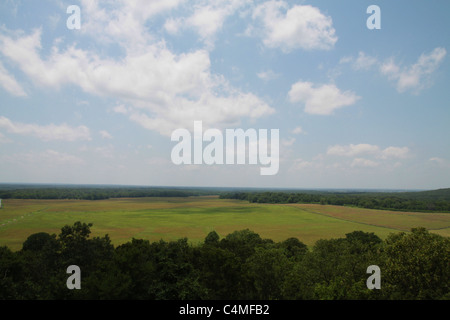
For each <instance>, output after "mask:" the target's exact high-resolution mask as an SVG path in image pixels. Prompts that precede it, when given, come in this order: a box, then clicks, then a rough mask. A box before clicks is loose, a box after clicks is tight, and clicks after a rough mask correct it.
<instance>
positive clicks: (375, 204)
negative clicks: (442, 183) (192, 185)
mask: <svg viewBox="0 0 450 320" xmlns="http://www.w3.org/2000/svg"><path fill="white" fill-rule="evenodd" d="M449 196H450V193H447V199H448V198H449ZM220 198H222V199H238V200H246V201H249V202H252V203H316V204H323V205H326V204H330V205H338V206H355V207H360V208H370V209H382V210H399V211H427V212H428V211H431V212H433V211H434V212H450V201H449V200H447V199H443V198H441V197H439V198H433V197H429V196H428V197H427V198H425V197H420V196H415V194H414V193H412V192H409V193H402V194H398V195H397V194H393V193H380V194H374V193H361V194H346V193H322V194H313V193H293V192H227V193H222V194H221V195H220Z"/></svg>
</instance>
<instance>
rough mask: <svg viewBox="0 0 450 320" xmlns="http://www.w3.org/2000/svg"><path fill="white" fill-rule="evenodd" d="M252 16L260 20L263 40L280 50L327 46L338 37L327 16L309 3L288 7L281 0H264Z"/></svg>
mask: <svg viewBox="0 0 450 320" xmlns="http://www.w3.org/2000/svg"><path fill="white" fill-rule="evenodd" d="M253 19H254V20H255V21H258V22H261V24H262V35H263V43H264V44H265V45H266V46H267V47H269V48H281V49H282V50H283V51H284V52H290V51H292V50H294V49H306V50H314V49H319V50H329V49H331V48H333V47H334V45H335V43H336V42H337V40H338V38H337V36H336V35H335V33H336V31H335V29H334V28H333V21H332V19H331V17H327V16H325V15H324V14H322V13H321V12H320V10H319V9H318V8H316V7H313V6H310V5H295V6H293V7H292V8H290V9H289V6H288V4H287V3H286V2H284V1H267V2H265V3H263V4H260V5H259V6H257V7H256V8H255V10H254V12H253ZM258 29H259V28H257V27H256V28H254V30H255V31H256V32H255V33H260V31H259V30H258Z"/></svg>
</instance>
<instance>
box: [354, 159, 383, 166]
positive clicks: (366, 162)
mask: <svg viewBox="0 0 450 320" xmlns="http://www.w3.org/2000/svg"><path fill="white" fill-rule="evenodd" d="M379 165H380V164H379V163H378V162H375V161H372V160H368V159H363V158H356V159H354V160H353V162H352V164H351V167H365V168H367V167H368V168H375V167H378V166H379Z"/></svg>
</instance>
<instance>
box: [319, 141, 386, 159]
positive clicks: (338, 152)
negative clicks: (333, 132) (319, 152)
mask: <svg viewBox="0 0 450 320" xmlns="http://www.w3.org/2000/svg"><path fill="white" fill-rule="evenodd" d="M379 153H380V147H378V146H374V145H370V144H357V145H355V144H350V145H348V146H342V145H335V146H331V147H329V148H328V150H327V155H333V156H342V157H354V156H357V155H361V154H379Z"/></svg>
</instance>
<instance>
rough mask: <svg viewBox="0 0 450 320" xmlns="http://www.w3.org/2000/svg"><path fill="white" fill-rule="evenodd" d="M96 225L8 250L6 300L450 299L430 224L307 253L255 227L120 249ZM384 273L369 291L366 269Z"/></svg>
mask: <svg viewBox="0 0 450 320" xmlns="http://www.w3.org/2000/svg"><path fill="white" fill-rule="evenodd" d="M91 226H92V225H91V224H85V223H81V222H77V223H75V224H74V225H73V226H65V227H63V228H62V229H61V232H60V234H59V235H55V234H52V235H50V234H48V233H43V232H41V233H35V234H32V235H30V236H29V237H28V238H27V239H26V241H25V242H24V243H23V248H22V249H21V250H19V251H15V252H14V251H11V250H10V249H9V248H8V247H0V299H6V300H9V299H18V300H21V299H25V300H35V299H44V300H59V299H89V300H100V299H109V300H110V299H122V300H125V299H134V300H138V299H147V300H148V299H150V300H184V299H189V300H199V299H204V300H218V299H219V300H220V299H233V300H247V299H262V300H271V299H283V300H297V299H305V300H315V299H333V300H339V299H353V300H355V299H356V300H366V299H384V300H385V299H390V300H398V299H410V300H420V299H432V300H438V299H445V300H449V299H450V291H449V285H450V281H449V280H450V279H449V276H450V261H449V259H450V238H448V237H442V236H439V235H436V234H432V233H429V232H428V231H427V230H426V229H424V228H416V229H412V230H411V232H410V233H404V232H401V233H397V234H391V235H390V236H389V237H388V238H387V239H386V240H384V241H383V240H381V239H380V238H379V237H378V236H376V235H375V234H373V233H366V232H362V231H354V232H352V233H348V234H346V236H345V237H344V238H338V239H329V240H319V241H317V242H316V243H315V245H314V246H312V247H311V248H308V247H307V246H306V245H305V244H304V243H302V242H301V241H300V240H298V239H297V238H289V239H286V240H284V241H281V242H274V241H272V240H270V239H263V238H261V237H260V236H259V235H258V234H257V233H255V232H253V231H251V230H248V229H246V230H240V231H235V232H233V233H230V234H228V235H227V236H225V237H224V238H222V239H221V238H220V236H219V235H218V234H217V233H216V232H215V231H212V232H210V233H209V234H208V235H207V236H206V238H205V239H204V241H203V242H202V243H199V244H197V245H192V244H190V243H189V242H188V239H186V238H184V239H179V240H177V241H169V242H167V241H163V240H161V241H157V242H150V241H148V240H142V239H132V240H131V241H129V242H127V243H125V244H122V245H119V246H117V247H114V246H113V245H112V244H111V240H110V238H109V237H108V235H105V236H103V237H94V238H90V233H91V231H90V228H91ZM70 265H77V266H79V267H80V269H81V289H80V290H77V289H74V290H69V289H68V288H67V285H66V282H67V279H68V277H69V276H70V275H69V274H67V273H66V270H67V267H68V266H70ZM370 265H377V266H379V267H380V270H381V289H373V290H369V289H368V288H367V286H366V280H367V278H368V277H369V276H370V274H367V267H368V266H370Z"/></svg>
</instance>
